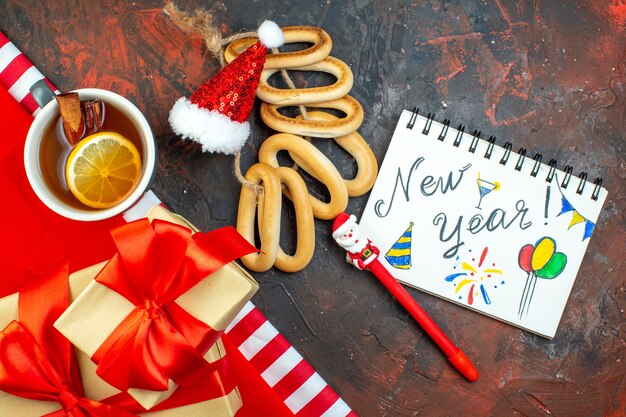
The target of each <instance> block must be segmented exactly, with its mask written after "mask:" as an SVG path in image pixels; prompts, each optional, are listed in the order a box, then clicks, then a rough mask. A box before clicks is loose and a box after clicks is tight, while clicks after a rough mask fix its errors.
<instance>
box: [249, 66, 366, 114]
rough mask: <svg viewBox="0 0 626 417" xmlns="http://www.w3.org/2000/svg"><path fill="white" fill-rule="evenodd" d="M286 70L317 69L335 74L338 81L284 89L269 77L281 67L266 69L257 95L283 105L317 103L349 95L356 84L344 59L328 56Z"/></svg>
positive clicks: (272, 102) (267, 100) (317, 70)
mask: <svg viewBox="0 0 626 417" xmlns="http://www.w3.org/2000/svg"><path fill="white" fill-rule="evenodd" d="M284 69H286V70H294V71H316V72H325V73H328V74H331V75H333V76H334V77H335V78H336V79H337V81H335V83H333V84H331V85H325V86H321V87H309V88H292V89H282V88H276V87H272V86H271V85H269V83H268V80H269V78H270V77H271V76H272V75H274V74H276V73H277V72H278V71H279V70H280V69H278V68H276V69H269V70H264V71H263V72H262V73H261V78H260V81H259V86H258V88H257V90H256V95H257V97H258V98H260V99H261V100H263V101H265V102H266V103H270V104H278V105H283V106H295V105H298V104H309V103H317V102H320V101H330V100H337V99H339V98H341V97H343V96H345V95H347V94H348V93H349V92H350V90H351V89H352V85H353V84H354V76H353V75H352V70H351V69H350V67H349V66H348V65H347V64H346V63H345V62H343V61H341V60H339V59H337V58H333V57H332V56H329V57H327V58H326V59H325V60H323V61H320V62H316V63H315V64H311V65H306V66H303V67H289V68H284Z"/></svg>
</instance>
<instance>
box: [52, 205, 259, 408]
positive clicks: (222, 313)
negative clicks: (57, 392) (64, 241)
mask: <svg viewBox="0 0 626 417" xmlns="http://www.w3.org/2000/svg"><path fill="white" fill-rule="evenodd" d="M147 217H148V219H150V220H151V221H152V220H154V219H160V220H165V221H168V222H171V223H175V224H178V225H182V226H185V227H187V228H189V229H191V230H192V231H193V232H196V231H197V229H196V228H195V227H194V226H193V225H191V224H190V223H188V222H187V221H186V220H185V219H184V218H182V217H181V216H178V215H175V214H173V213H171V212H169V211H167V210H166V209H164V208H163V207H161V206H154V207H153V208H152V209H151V210H150V212H149V213H148V216H147ZM103 265H104V264H103ZM103 265H99V266H100V267H102V266H103ZM96 269H97V267H94V268H88V270H83V271H79V272H78V273H81V272H85V273H86V274H87V275H90V278H94V277H95V275H96V274H97V271H96V272H94V271H95V270H96ZM257 290H258V284H257V283H256V281H255V280H254V279H253V278H252V277H251V276H250V275H249V274H248V273H247V272H246V271H245V270H244V269H243V268H241V267H240V266H239V265H237V264H236V263H235V262H230V263H228V264H226V265H224V266H223V267H222V268H221V269H219V270H217V271H216V272H214V273H213V274H211V275H210V276H209V277H207V278H206V279H203V280H202V281H200V282H199V283H198V284H196V285H195V286H194V287H192V288H191V289H190V290H189V291H187V292H186V293H184V294H183V295H181V296H180V297H179V298H178V299H176V304H178V305H179V306H180V307H182V308H183V309H184V310H186V311H187V312H188V313H190V314H191V315H192V316H193V317H195V318H196V319H199V320H200V321H201V322H204V323H206V324H208V325H209V326H210V327H211V328H212V329H214V330H217V331H221V330H224V329H225V328H226V327H227V326H228V325H229V324H230V322H231V321H232V320H233V319H234V318H235V316H236V315H237V314H238V313H239V311H241V309H242V308H243V306H244V305H245V304H246V303H247V302H248V301H249V300H250V298H252V295H253V294H254V293H255V292H256V291H257ZM134 308H135V306H134V305H133V304H132V303H131V302H129V301H128V300H127V299H126V298H124V297H123V296H121V295H120V294H118V293H117V292H115V291H113V290H112V289H110V288H108V287H106V286H104V285H102V284H100V283H98V282H96V281H95V280H92V279H90V282H89V283H88V285H86V287H85V288H84V290H83V291H82V292H81V293H80V295H79V296H78V297H77V298H76V299H75V301H74V302H73V303H72V304H71V305H70V306H69V308H68V309H67V310H66V311H65V312H64V313H63V315H62V316H61V317H60V318H59V319H58V320H57V321H56V323H55V327H56V328H57V329H58V330H59V331H60V332H61V333H62V334H63V335H64V336H65V337H67V339H68V340H70V341H71V342H72V344H73V345H74V346H75V347H77V348H78V349H79V350H80V351H82V353H83V354H84V355H85V356H86V357H89V358H91V357H92V356H93V355H94V353H95V352H96V351H97V350H98V348H99V347H100V346H101V345H102V343H103V342H104V341H105V340H106V339H107V338H108V336H109V335H110V334H111V332H112V331H113V330H114V329H115V328H116V327H117V326H118V325H119V324H120V323H121V322H122V321H123V320H124V319H125V318H126V317H127V316H128V315H129V314H130V313H131V311H132V310H133V309H134ZM90 362H91V361H90ZM94 375H95V373H94ZM176 388H177V384H176V383H174V382H173V381H171V380H170V381H169V385H168V389H167V390H166V391H150V390H143V389H136V388H131V389H129V390H128V393H129V394H130V395H131V396H132V397H133V398H134V399H135V400H136V401H137V402H138V403H139V404H141V405H142V406H143V407H144V408H145V409H147V410H149V409H151V408H153V407H154V406H155V405H157V404H158V403H160V402H162V401H164V400H165V399H167V398H168V397H169V396H170V395H172V393H173V392H174V391H175V390H176Z"/></svg>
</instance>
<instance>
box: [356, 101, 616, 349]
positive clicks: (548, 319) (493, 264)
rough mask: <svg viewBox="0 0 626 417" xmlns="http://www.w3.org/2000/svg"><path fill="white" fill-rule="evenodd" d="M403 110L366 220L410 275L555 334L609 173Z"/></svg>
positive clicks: (367, 230) (464, 301) (400, 271)
mask: <svg viewBox="0 0 626 417" xmlns="http://www.w3.org/2000/svg"><path fill="white" fill-rule="evenodd" d="M512 148H513V146H512V144H511V143H510V142H507V143H506V144H504V145H503V146H499V145H497V144H496V139H495V138H493V137H490V138H489V139H488V140H485V139H481V138H480V132H476V131H475V132H473V133H471V134H470V133H468V132H466V131H465V127H463V126H459V128H458V129H455V128H453V127H451V126H450V121H448V120H445V121H443V123H439V122H437V121H435V120H434V119H433V117H432V116H431V115H430V114H429V115H428V116H423V115H420V114H419V111H418V110H413V111H407V110H405V111H403V113H402V115H401V116H400V119H399V121H398V125H397V126H396V129H395V132H394V134H393V138H392V139H391V143H390V145H389V149H388V150H387V153H386V155H385V159H384V161H383V164H382V166H381V169H380V172H379V175H378V178H377V180H376V184H375V185H374V188H373V189H372V192H371V194H370V197H369V200H368V202H367V205H366V207H365V210H364V212H363V215H362V218H361V221H360V225H361V228H362V230H363V232H364V234H365V235H366V236H368V237H369V238H370V239H371V240H372V242H374V244H375V245H376V246H378V248H379V249H380V260H381V261H382V262H383V264H384V265H385V266H386V267H387V268H388V269H389V270H390V271H391V272H392V273H393V275H394V276H395V277H396V278H397V279H398V280H400V281H401V282H403V283H405V284H407V285H409V286H412V287H415V288H418V289H420V290H423V291H426V292H428V293H431V294H434V295H437V296H439V297H442V298H444V299H447V300H450V301H452V302H454V303H457V304H460V305H462V306H464V307H467V308H470V309H472V310H475V311H478V312H480V313H483V314H486V315H489V316H492V317H494V318H496V319H499V320H502V321H505V322H508V323H510V324H513V325H515V326H518V327H521V328H524V329H526V330H529V331H531V332H534V333H537V334H539V335H541V336H544V337H547V338H552V337H554V335H555V333H556V330H557V327H558V324H559V321H560V319H561V315H562V314H563V310H564V308H565V305H566V303H567V299H568V297H569V294H570V291H571V289H572V286H573V284H574V280H575V278H576V275H577V273H578V270H579V268H580V265H581V263H582V261H583V258H584V255H585V250H586V248H587V245H588V244H589V239H590V238H591V237H592V235H593V232H594V229H595V224H596V221H597V219H598V215H599V213H600V210H601V209H602V205H603V203H604V200H605V199H606V196H607V191H606V190H605V189H604V188H603V187H602V180H601V179H596V180H595V181H594V182H590V181H588V180H587V174H585V173H584V172H583V173H580V174H579V175H578V176H574V175H573V169H572V167H570V166H566V167H564V168H563V169H562V170H561V169H557V162H556V161H555V160H550V161H549V162H548V163H545V161H542V156H541V155H540V154H534V155H530V154H529V153H528V152H527V151H526V149H520V150H519V151H518V152H514V151H513V150H512Z"/></svg>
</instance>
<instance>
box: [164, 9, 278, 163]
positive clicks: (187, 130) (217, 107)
mask: <svg viewBox="0 0 626 417" xmlns="http://www.w3.org/2000/svg"><path fill="white" fill-rule="evenodd" d="M257 34H258V36H259V41H258V42H256V43H255V44H254V45H252V46H250V47H249V48H248V49H246V50H245V51H244V52H243V53H242V54H241V55H239V56H238V57H237V58H236V59H235V60H233V61H232V62H231V63H230V64H228V65H227V66H225V67H224V68H222V70H220V71H219V72H218V73H217V74H215V76H213V77H212V78H211V79H210V80H208V81H207V82H206V83H205V84H204V85H203V86H202V87H200V88H198V89H197V90H196V91H194V93H193V94H192V95H191V97H189V98H188V99H187V98H185V97H181V98H180V99H178V100H177V101H176V103H175V104H174V106H173V107H172V110H171V111H170V117H169V122H170V125H171V126H172V130H174V132H175V133H176V134H178V135H181V136H182V137H183V138H185V139H191V140H194V141H196V142H198V143H200V144H201V145H202V150H203V151H205V152H221V153H225V154H235V153H236V152H237V151H238V150H240V149H241V147H242V146H243V145H244V143H246V140H247V139H248V136H249V135H250V124H249V123H248V121H247V119H248V116H249V115H250V112H251V111H252V107H253V105H254V97H255V94H256V89H257V86H258V85H259V77H260V75H261V71H262V70H263V65H264V64H265V57H266V55H267V52H268V49H269V48H278V47H279V46H281V45H282V44H283V43H284V42H285V37H284V35H283V32H282V30H281V29H280V28H279V27H278V25H276V23H274V22H272V21H269V20H266V21H264V22H263V23H262V24H261V26H259V29H258V31H257Z"/></svg>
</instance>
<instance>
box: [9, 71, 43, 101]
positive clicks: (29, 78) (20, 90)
mask: <svg viewBox="0 0 626 417" xmlns="http://www.w3.org/2000/svg"><path fill="white" fill-rule="evenodd" d="M43 78H44V76H43V74H42V73H41V72H39V70H38V69H37V68H35V67H30V68H29V69H27V70H26V71H25V72H24V74H22V75H21V76H20V78H19V79H18V80H17V81H16V82H15V84H13V85H12V86H11V88H9V93H10V94H11V95H12V96H13V97H15V99H16V100H17V101H22V99H23V98H24V97H26V95H27V94H28V93H30V91H29V89H30V87H31V86H32V85H33V84H35V83H36V82H37V81H39V80H41V79H43Z"/></svg>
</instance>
